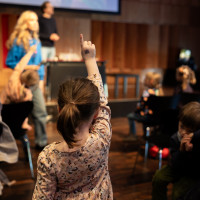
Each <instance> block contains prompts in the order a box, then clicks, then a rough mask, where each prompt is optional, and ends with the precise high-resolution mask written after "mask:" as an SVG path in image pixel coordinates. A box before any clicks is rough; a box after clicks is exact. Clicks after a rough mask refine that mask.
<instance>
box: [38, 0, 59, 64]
mask: <svg viewBox="0 0 200 200" xmlns="http://www.w3.org/2000/svg"><path fill="white" fill-rule="evenodd" d="M41 10H42V15H41V16H39V26H40V31H39V36H40V40H41V42H42V60H43V61H46V60H47V59H53V58H54V57H55V55H56V50H55V47H54V42H55V41H58V40H59V39H60V37H59V35H58V33H57V28H56V21H55V19H54V18H53V17H52V15H53V14H54V8H53V6H52V4H51V3H50V2H49V1H45V2H44V3H43V4H42V5H41Z"/></svg>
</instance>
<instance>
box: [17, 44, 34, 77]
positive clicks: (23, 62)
mask: <svg viewBox="0 0 200 200" xmlns="http://www.w3.org/2000/svg"><path fill="white" fill-rule="evenodd" d="M36 49H37V45H33V46H31V47H30V48H29V50H28V52H27V53H26V54H25V56H24V57H23V58H22V59H21V60H20V61H19V62H18V64H17V65H16V67H15V70H17V71H18V72H20V73H22V72H23V71H24V70H25V69H33V66H32V65H28V66H27V64H28V62H29V60H30V58H31V56H32V55H33V54H34V53H35V51H36ZM28 67H29V68H28Z"/></svg>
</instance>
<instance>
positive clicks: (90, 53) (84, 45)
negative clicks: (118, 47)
mask: <svg viewBox="0 0 200 200" xmlns="http://www.w3.org/2000/svg"><path fill="white" fill-rule="evenodd" d="M80 43H81V55H82V57H83V59H84V60H90V59H95V57H96V49H95V45H94V44H92V43H91V41H84V39H83V34H80Z"/></svg>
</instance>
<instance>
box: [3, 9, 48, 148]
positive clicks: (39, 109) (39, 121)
mask: <svg viewBox="0 0 200 200" xmlns="http://www.w3.org/2000/svg"><path fill="white" fill-rule="evenodd" d="M38 30H39V25H38V17H37V15H36V13H35V12H33V11H25V12H23V13H22V14H21V15H20V17H19V19H18V21H17V24H16V26H15V28H14V31H13V32H12V34H11V35H10V38H9V40H8V41H7V47H8V49H9V52H8V56H7V59H6V65H7V66H8V67H10V68H12V69H15V67H16V66H17V64H18V63H19V61H20V60H21V59H22V57H24V55H25V54H26V53H27V52H28V50H29V48H30V47H31V46H33V45H36V46H37V47H36V51H35V53H34V54H33V55H32V56H31V58H30V60H29V62H28V65H27V66H26V67H25V70H26V69H33V70H37V71H38V75H39V77H40V82H42V81H43V79H44V66H43V65H40V63H41V61H42V58H41V43H40V41H39V39H38ZM30 89H31V91H32V94H33V104H34V108H33V111H32V115H33V121H34V125H35V143H36V146H37V147H39V148H43V147H44V146H45V145H46V144H47V137H46V115H47V114H46V107H45V103H44V98H43V94H42V91H41V89H40V88H39V87H33V88H30Z"/></svg>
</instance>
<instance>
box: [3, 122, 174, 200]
mask: <svg viewBox="0 0 200 200" xmlns="http://www.w3.org/2000/svg"><path fill="white" fill-rule="evenodd" d="M111 123H112V128H113V137H112V144H111V148H110V154H109V169H110V176H111V181H112V186H113V192H114V199H115V200H121V199H123V200H132V199H134V200H150V199H151V180H152V177H153V174H154V173H155V171H156V169H157V168H158V160H157V159H151V158H149V159H148V160H147V162H146V163H145V162H144V157H143V155H144V141H143V139H142V128H141V124H139V123H137V124H136V126H137V135H138V139H137V140H135V139H134V138H133V137H130V136H129V133H128V132H129V126H128V121H127V119H126V118H114V119H112V121H111ZM47 133H48V140H49V143H51V142H53V141H56V140H59V138H60V136H59V135H58V133H57V132H56V124H55V122H49V123H48V124H47ZM28 136H29V139H30V142H31V151H32V156H33V163H34V170H35V175H36V162H37V157H38V154H39V151H38V150H36V149H35V148H34V135H33V130H31V131H29V133H28ZM17 144H18V147H19V151H20V155H19V161H18V162H17V163H16V164H7V163H0V168H1V169H2V170H3V171H4V172H5V173H6V174H7V176H8V177H9V179H10V180H13V179H15V180H16V184H15V185H13V186H11V187H5V188H4V190H3V196H1V197H0V199H4V200H11V199H12V200H13V199H15V200H30V199H31V197H32V193H33V189H34V185H35V181H34V180H33V179H31V174H30V170H29V165H28V162H27V161H25V156H24V153H23V150H22V145H21V143H20V142H17ZM139 147H140V148H139ZM138 149H140V150H139V153H138ZM137 156H138V157H137ZM136 158H137V164H136ZM164 163H166V161H164ZM170 191H171V187H170V190H169V193H170Z"/></svg>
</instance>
